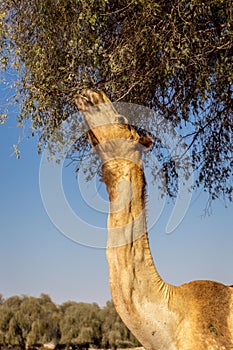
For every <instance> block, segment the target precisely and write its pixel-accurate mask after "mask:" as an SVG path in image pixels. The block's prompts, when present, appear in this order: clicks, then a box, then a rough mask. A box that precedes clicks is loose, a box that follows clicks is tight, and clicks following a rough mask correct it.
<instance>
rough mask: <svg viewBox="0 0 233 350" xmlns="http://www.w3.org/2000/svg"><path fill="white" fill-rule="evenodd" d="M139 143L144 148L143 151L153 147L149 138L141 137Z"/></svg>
mask: <svg viewBox="0 0 233 350" xmlns="http://www.w3.org/2000/svg"><path fill="white" fill-rule="evenodd" d="M139 143H141V144H142V145H143V146H145V149H144V151H147V150H149V149H150V148H151V147H152V146H153V139H152V137H151V136H148V135H147V136H141V137H140V139H139Z"/></svg>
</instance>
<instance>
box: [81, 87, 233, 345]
mask: <svg viewBox="0 0 233 350" xmlns="http://www.w3.org/2000/svg"><path fill="white" fill-rule="evenodd" d="M75 103H76V106H77V107H78V109H79V111H81V112H82V113H83V114H84V117H85V120H86V123H87V125H88V126H89V138H90V141H91V144H92V147H93V148H94V149H95V151H96V152H97V154H98V155H99V156H100V157H101V160H102V177H103V181H104V182H105V184H106V188H107V191H108V194H109V203H110V205H109V216H108V243H107V260H108V265H109V278H110V289H111V294H112V299H113V302H114V305H115V307H116V310H117V312H118V313H119V315H120V317H121V318H122V320H123V321H124V323H125V324H126V326H127V327H128V328H129V329H130V331H131V332H132V333H133V334H134V335H135V337H136V338H137V339H138V340H139V341H140V342H141V344H142V345H143V346H144V348H145V349H148V350H152V349H153V350H178V349H179V350H181V349H182V350H194V349H195V350H214V349H218V350H220V349H233V289H232V288H231V287H230V286H225V285H223V284H221V283H218V282H214V281H202V280H201V281H192V282H190V283H186V284H183V285H180V286H173V285H170V284H168V283H166V282H165V281H164V280H163V279H162V278H161V276H160V275H159V273H158V272H157V270H156V267H155V265H154V262H153V258H152V255H151V252H150V247H149V242H148V234H147V231H146V215H145V195H146V193H145V192H146V191H145V185H146V183H145V176H144V171H143V164H142V151H143V150H144V149H145V148H148V147H150V145H151V143H152V140H151V138H150V137H149V136H148V137H145V136H144V137H140V135H139V134H138V133H137V132H136V130H135V129H134V128H133V127H132V126H130V125H128V124H127V121H126V118H122V117H121V116H120V117H119V115H118V113H117V111H116V109H115V108H114V106H113V105H112V104H111V102H110V100H109V99H108V98H107V96H106V95H105V94H104V93H103V92H101V91H92V90H87V89H86V90H84V91H82V93H81V94H79V95H77V96H76V97H75ZM122 121H123V122H122Z"/></svg>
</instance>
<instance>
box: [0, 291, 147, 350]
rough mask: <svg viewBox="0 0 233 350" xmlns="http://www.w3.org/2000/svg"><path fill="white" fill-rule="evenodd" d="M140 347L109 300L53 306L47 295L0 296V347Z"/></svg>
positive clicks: (72, 302) (70, 302) (23, 348)
mask: <svg viewBox="0 0 233 350" xmlns="http://www.w3.org/2000/svg"><path fill="white" fill-rule="evenodd" d="M139 345H140V344H139V343H138V341H137V340H136V338H135V337H134V336H133V335H132V334H131V333H130V331H129V330H128V329H127V328H126V326H125V325H124V323H123V322H122V321H121V319H120V317H119V316H118V314H117V312H116V310H115V308H114V305H113V303H112V302H111V301H108V302H107V303H106V305H105V306H104V307H103V308H100V307H99V306H98V304H96V303H92V304H88V303H83V302H74V301H68V302H65V303H63V304H62V305H56V304H55V303H54V302H53V301H52V300H51V298H50V296H49V295H47V294H41V295H40V297H39V298H36V297H31V296H12V297H9V298H7V299H3V297H2V295H0V347H1V348H7V347H17V348H19V349H22V350H25V349H36V348H46V346H47V347H49V346H52V347H55V348H58V349H63V348H64V349H72V350H74V349H88V348H89V347H94V348H105V349H108V348H111V349H116V348H126V347H135V346H139Z"/></svg>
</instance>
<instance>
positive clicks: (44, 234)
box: [0, 90, 233, 305]
mask: <svg viewBox="0 0 233 350" xmlns="http://www.w3.org/2000/svg"><path fill="white" fill-rule="evenodd" d="M0 93H2V96H3V91H1V90H0ZM0 100H3V99H0ZM19 135H20V137H21V139H22V140H21V143H20V150H21V158H20V160H17V159H16V157H15V155H14V154H13V147H12V145H13V144H16V143H17V141H18V137H19ZM26 135H27V132H26V133H23V132H22V130H21V129H20V128H17V127H16V120H15V113H13V112H12V115H11V117H10V119H9V120H8V121H7V123H6V124H5V125H1V126H0V174H1V181H0V193H1V200H0V293H2V294H3V296H4V297H8V296H10V295H16V294H17V295H22V294H26V295H34V296H39V295H40V293H48V294H49V295H50V296H51V297H52V299H53V300H54V301H55V302H56V303H58V304H60V303H62V302H65V301H67V300H76V301H84V302H97V303H98V304H99V305H104V304H105V302H106V301H107V300H109V299H110V298H111V296H110V292H109V287H108V268H107V261H106V258H105V249H99V248H95V247H88V246H86V245H85V244H86V242H85V232H82V233H80V240H79V239H76V240H79V241H80V242H81V243H77V242H74V241H73V240H72V239H69V238H67V237H66V235H64V233H62V232H60V231H59V230H58V229H57V228H56V227H55V226H54V224H53V223H52V222H51V220H50V218H49V217H48V215H47V213H46V210H45V208H44V206H43V202H42V198H41V194H40V186H39V169H40V161H41V156H39V155H37V149H36V139H35V138H28V137H27V136H26ZM62 176H63V188H64V191H65V195H66V198H67V201H68V202H69V205H70V206H71V207H72V209H73V210H74V212H75V213H76V214H77V216H78V217H81V218H83V220H84V221H85V222H88V223H89V224H90V225H92V226H94V225H97V226H100V227H101V228H102V231H103V233H101V234H102V235H103V236H102V237H101V242H103V240H104V239H105V236H106V230H104V228H105V227H106V220H107V217H106V214H104V213H101V212H100V211H99V210H98V209H93V208H90V205H88V204H86V202H87V200H86V198H84V197H85V196H86V195H87V193H88V196H89V197H88V198H89V199H90V198H91V201H92V203H94V202H95V201H97V200H99V199H98V197H99V196H103V200H102V201H103V203H104V205H105V206H106V203H105V201H106V194H105V190H104V184H103V183H100V182H98V181H97V183H96V184H95V185H93V183H92V184H86V183H85V182H84V181H83V179H82V178H81V179H80V181H79V183H78V182H77V179H76V177H75V174H74V171H73V168H72V167H68V168H64V169H63V175H62ZM48 181H52V180H48ZM80 191H81V192H80ZM97 192H98V193H99V194H98V193H97ZM54 201H55V203H56V198H54ZM97 203H98V202H97ZM206 203H207V198H206V197H205V195H204V194H203V193H202V191H201V190H200V191H199V192H195V193H194V194H193V196H192V201H191V204H190V206H189V209H188V211H187V213H186V216H185V217H184V219H183V220H182V222H181V224H180V225H179V226H178V227H177V228H176V229H175V231H174V232H173V233H171V234H166V233H165V227H166V224H167V221H168V218H169V216H170V213H171V210H172V207H173V205H172V203H171V204H166V205H165V208H164V209H163V211H162V214H161V216H160V218H159V220H158V221H157V223H156V224H155V225H154V226H153V227H152V228H151V230H150V232H149V237H150V244H151V250H152V254H153V257H154V260H155V263H156V267H157V269H158V271H159V273H160V274H161V275H162V277H163V278H164V279H165V280H166V281H167V282H169V283H174V284H180V283H184V282H188V281H190V280H193V279H212V280H217V281H220V282H223V283H225V284H233V272H232V266H233V229H232V227H233V211H232V209H233V206H232V205H229V206H228V208H225V206H224V203H223V202H221V201H218V202H216V203H214V204H213V205H212V214H211V215H210V216H203V211H204V209H205V207H206ZM96 205H97V207H98V204H96ZM155 213H156V202H155V205H154V204H153V206H151V205H150V202H149V208H148V215H149V217H152V218H153V215H155ZM61 215H62V213H61ZM79 230H80V227H78V225H77V237H79V236H78V235H79ZM87 234H88V232H87ZM83 237H84V238H83ZM97 241H99V238H97ZM97 245H98V244H97Z"/></svg>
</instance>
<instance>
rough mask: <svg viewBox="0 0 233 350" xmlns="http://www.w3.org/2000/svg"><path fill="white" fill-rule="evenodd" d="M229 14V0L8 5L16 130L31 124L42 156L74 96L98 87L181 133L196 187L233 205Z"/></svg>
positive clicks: (2, 31)
mask: <svg viewBox="0 0 233 350" xmlns="http://www.w3.org/2000/svg"><path fill="white" fill-rule="evenodd" d="M232 16H233V14H232V0H207V1H200V0H191V1H187V0H175V1H170V2H169V1H164V0H158V1H154V0H132V1H130V2H128V3H126V2H125V1H122V0H119V1H108V0H95V1H94V0H88V1H87V0H44V1H38V0H33V1H29V0H24V1H15V0H4V2H3V1H2V2H1V4H0V25H1V27H0V62H1V63H0V64H1V68H2V70H6V72H7V71H8V70H9V69H10V67H11V68H12V69H13V70H14V71H16V72H17V73H18V75H17V78H16V81H15V88H16V91H17V92H16V96H15V100H16V101H18V103H19V105H20V113H19V117H18V119H19V122H20V123H23V122H24V121H25V120H26V119H28V118H29V119H30V120H31V121H32V133H34V132H35V131H38V132H39V133H40V142H39V150H41V147H43V145H44V144H45V143H46V142H47V141H48V138H49V136H50V135H51V134H52V133H53V131H54V130H55V128H56V127H57V126H58V125H59V124H60V123H61V122H62V120H65V119H66V118H67V117H68V116H69V115H71V114H72V113H74V112H75V106H74V103H73V97H74V95H75V94H76V93H78V92H80V91H81V89H83V88H92V89H102V90H104V91H105V92H106V93H107V94H108V96H109V97H110V98H111V99H112V100H113V101H117V100H118V101H125V102H131V103H136V104H140V105H144V106H148V107H150V108H152V109H153V110H154V111H155V113H157V114H160V115H163V117H164V118H165V120H167V121H168V122H170V123H172V125H173V126H174V127H176V128H177V130H180V128H181V129H182V135H183V136H184V140H185V141H186V143H187V148H188V149H189V150H190V152H191V156H192V161H193V166H194V168H195V170H197V177H196V185H197V186H200V185H202V186H204V188H205V189H207V190H208V191H209V193H210V195H211V196H212V198H215V197H218V196H221V195H223V196H226V197H227V198H228V199H231V198H232V166H233V157H232V154H233V150H232V147H233V146H232V145H233V140H232V131H233V122H232V119H233V118H232V105H233V104H232V86H233V74H232V52H233V50H232V49H233V39H232V34H233V17H232ZM6 116H7V110H3V111H2V119H1V121H2V123H4V122H5V119H6ZM145 123H146V120H145V118H144V119H143V117H142V120H141V124H142V127H143V126H144V128H145V129H146V125H145ZM80 128H81V125H80ZM87 142H88V141H87V138H86V137H83V138H81V139H80V140H79V141H78V142H77V144H76V147H77V149H78V151H79V152H81V155H82V154H83V152H84V151H85V150H86V149H87ZM83 150H84V151H83ZM84 153H85V152H84ZM165 166H166V171H167V174H170V175H169V176H171V174H172V172H173V171H172V166H170V165H169V162H167V163H166V164H165Z"/></svg>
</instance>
